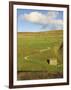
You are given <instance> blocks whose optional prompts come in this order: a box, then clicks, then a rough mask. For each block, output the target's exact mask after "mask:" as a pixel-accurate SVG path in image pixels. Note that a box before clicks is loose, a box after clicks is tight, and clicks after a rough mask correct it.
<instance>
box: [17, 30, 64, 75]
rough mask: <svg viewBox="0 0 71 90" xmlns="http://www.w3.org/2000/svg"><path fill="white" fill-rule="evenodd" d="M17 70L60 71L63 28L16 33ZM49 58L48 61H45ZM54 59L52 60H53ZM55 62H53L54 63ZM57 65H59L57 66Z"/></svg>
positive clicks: (61, 70)
mask: <svg viewBox="0 0 71 90" xmlns="http://www.w3.org/2000/svg"><path fill="white" fill-rule="evenodd" d="M17 38H18V40H17V59H18V61H17V71H18V72H24V71H27V72H28V71H29V72H31V71H47V72H48V73H62V72H63V69H62V68H63V65H62V64H63V63H62V62H61V61H62V55H60V53H61V54H63V52H62V50H60V51H59V47H60V46H61V43H62V42H63V30H53V31H48V32H18V33H17ZM47 60H49V62H50V63H48V62H47ZM53 60H54V61H53ZM56 62H57V64H54V63H56ZM58 65H59V66H58Z"/></svg>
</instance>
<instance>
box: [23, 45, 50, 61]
mask: <svg viewBox="0 0 71 90" xmlns="http://www.w3.org/2000/svg"><path fill="white" fill-rule="evenodd" d="M49 49H50V47H48V48H47V49H41V50H40V51H39V52H45V51H47V50H49ZM30 56H31V55H29V56H25V57H24V59H25V60H28V57H30Z"/></svg>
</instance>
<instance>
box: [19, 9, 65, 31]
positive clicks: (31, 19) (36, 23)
mask: <svg viewBox="0 0 71 90" xmlns="http://www.w3.org/2000/svg"><path fill="white" fill-rule="evenodd" d="M49 30H63V11H55V10H36V9H17V31H18V32H41V31H49Z"/></svg>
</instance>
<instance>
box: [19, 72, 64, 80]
mask: <svg viewBox="0 0 71 90" xmlns="http://www.w3.org/2000/svg"><path fill="white" fill-rule="evenodd" d="M55 78H63V73H59V72H57V73H48V72H47V71H32V72H31V71H25V72H17V79H18V80H33V79H55Z"/></svg>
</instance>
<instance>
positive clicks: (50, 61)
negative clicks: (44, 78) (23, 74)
mask: <svg viewBox="0 0 71 90" xmlns="http://www.w3.org/2000/svg"><path fill="white" fill-rule="evenodd" d="M47 63H48V64H49V65H57V59H56V58H50V59H47Z"/></svg>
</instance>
